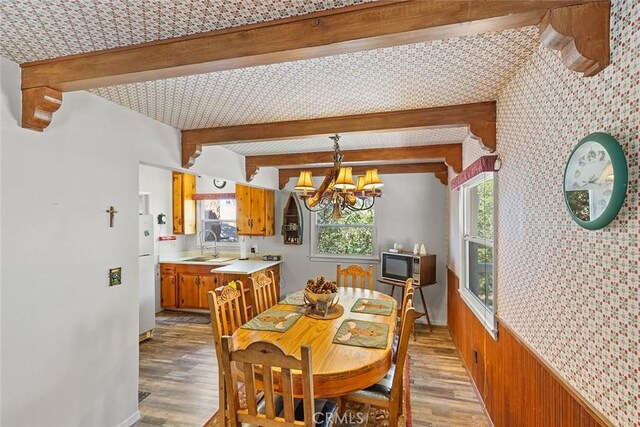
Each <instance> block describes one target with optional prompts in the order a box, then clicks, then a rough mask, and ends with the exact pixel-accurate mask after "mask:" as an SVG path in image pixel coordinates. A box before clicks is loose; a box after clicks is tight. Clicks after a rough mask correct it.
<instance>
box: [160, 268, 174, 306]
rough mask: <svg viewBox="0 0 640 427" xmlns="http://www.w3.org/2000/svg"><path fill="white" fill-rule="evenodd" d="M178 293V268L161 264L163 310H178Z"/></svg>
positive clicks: (161, 302) (161, 303)
mask: <svg viewBox="0 0 640 427" xmlns="http://www.w3.org/2000/svg"><path fill="white" fill-rule="evenodd" d="M177 292H178V288H177V286H176V268H175V267H174V266H172V265H166V264H160V305H161V306H162V307H163V308H176V307H177V306H178V301H177V299H176V297H177V295H178V293H177Z"/></svg>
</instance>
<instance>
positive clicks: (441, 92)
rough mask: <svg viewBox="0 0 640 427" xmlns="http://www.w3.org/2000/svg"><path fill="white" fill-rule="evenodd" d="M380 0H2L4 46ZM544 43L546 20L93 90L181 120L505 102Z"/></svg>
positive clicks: (113, 42)
mask: <svg viewBox="0 0 640 427" xmlns="http://www.w3.org/2000/svg"><path fill="white" fill-rule="evenodd" d="M368 1H370V0H314V1H310V0H287V1H276V0H251V1H249V0H233V1H210V0H184V1H181V2H174V1H171V0H154V1H150V0H128V1H109V0H101V1H99V0H92V1H73V2H70V1H66V0H51V1H47V2H42V1H36V0H11V1H2V2H0V18H1V19H2V26H1V29H0V34H1V39H0V54H1V55H3V56H6V57H8V58H10V59H12V60H14V61H16V62H25V61H32V60H37V59H43V58H52V57H57V56H61V55H68V54H74V53H79V52H88V51H94V50H100V49H105V48H111V47H117V46H124V45H130V44H134V43H140V42H146V41H152V40H157V39H164V38H169V37H176V36H181V35H185V34H192V33H197V32H203V31H209V30H214V29H220V28H226V27H233V26H239V25H244V24H249V23H254V22H260V21H268V20H273V19H278V18H283V17H288V16H294V15H300V14H304V13H309V12H313V11H319V10H325V9H330V8H336V7H342V6H348V5H353V4H360V3H365V2H368ZM537 46H538V31H537V28H535V27H527V28H523V29H515V30H507V31H503V32H499V33H498V32H492V33H486V34H482V35H477V36H468V37H454V38H450V39H446V40H437V41H431V42H426V43H417V44H411V45H405V46H396V47H391V48H385V49H376V50H370V51H365V52H356V53H349V54H344V55H337V56H332V57H325V58H316V59H310V60H303V61H294V62H288V63H282V64H273V65H265V66H258V67H251V68H245V69H238V70H229V71H223V72H217V73H210V74H201V75H194V76H187V77H180V78H172V79H165V80H158V81H151V82H144V83H136V84H128V85H121V86H113V87H106V88H98V89H95V90H92V92H93V93H95V94H96V95H99V96H101V97H104V98H106V99H108V100H110V101H113V102H115V103H117V104H120V105H122V106H125V107H127V108H130V109H132V110H134V111H138V112H140V113H142V114H144V115H147V116H149V117H151V118H153V119H156V120H158V121H161V122H163V123H166V124H168V125H170V126H173V127H176V128H178V129H197V128H205V127H216V126H233V125H240V124H251V123H265V122H275V121H289V120H301V119H312V118H319V117H330V116H342V115H351V114H362V113H371V112H379V111H390V110H404V109H414V108H426V107H435V106H443V105H455V104H465V103H472V102H481V101H489V100H495V99H496V98H497V96H498V93H499V92H500V90H501V88H502V87H503V86H504V85H505V84H506V83H508V82H509V81H510V80H511V77H512V76H513V75H514V74H515V73H516V72H517V71H518V70H519V69H520V68H521V67H522V66H523V64H524V63H525V62H526V61H527V60H528V59H529V58H530V57H531V55H532V54H533V53H534V52H535V50H536V48H537ZM465 136H466V133H465V134H464V135H463V134H462V131H461V130H460V129H458V130H451V129H449V130H443V129H437V130H433V131H421V133H418V134H416V133H412V132H406V133H395V134H394V135H392V136H390V134H387V133H383V134H379V133H366V134H363V135H362V136H360V137H358V140H357V144H358V146H359V147H380V146H397V145H411V144H425V143H438V142H459V141H462V140H463V139H464V137H465ZM416 138H417V139H416ZM325 142H326V141H325V140H324V138H320V139H318V138H312V139H305V140H295V141H286V142H282V141H281V142H273V143H261V144H245V145H233V146H228V148H230V149H232V150H233V151H236V152H240V153H242V154H269V153H278V152H285V151H289V152H291V151H294V150H295V151H316V150H318V149H319V148H320V147H322V146H324V144H325ZM345 144H348V142H345ZM345 149H346V147H345Z"/></svg>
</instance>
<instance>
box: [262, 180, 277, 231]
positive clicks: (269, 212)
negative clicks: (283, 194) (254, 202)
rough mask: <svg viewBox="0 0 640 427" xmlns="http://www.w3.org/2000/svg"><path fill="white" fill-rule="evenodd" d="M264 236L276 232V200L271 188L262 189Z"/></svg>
mask: <svg viewBox="0 0 640 427" xmlns="http://www.w3.org/2000/svg"><path fill="white" fill-rule="evenodd" d="M264 227H265V230H264V236H274V235H275V234H276V200H275V193H274V191H273V190H264Z"/></svg>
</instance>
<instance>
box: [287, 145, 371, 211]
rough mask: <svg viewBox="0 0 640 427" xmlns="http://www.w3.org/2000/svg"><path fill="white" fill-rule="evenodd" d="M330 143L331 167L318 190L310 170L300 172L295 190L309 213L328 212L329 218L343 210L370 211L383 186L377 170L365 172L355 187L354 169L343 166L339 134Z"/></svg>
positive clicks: (358, 178)
mask: <svg viewBox="0 0 640 427" xmlns="http://www.w3.org/2000/svg"><path fill="white" fill-rule="evenodd" d="M330 138H331V139H332V140H333V156H332V157H333V167H332V168H331V169H329V170H327V174H326V175H325V177H324V180H323V182H322V184H321V185H320V187H319V188H318V189H317V190H316V187H315V186H314V185H313V180H312V179H311V176H312V174H311V171H308V170H307V171H301V172H300V178H299V179H298V183H297V184H296V186H295V189H296V191H297V192H298V193H299V195H300V197H301V198H302V200H303V201H304V206H305V207H306V208H307V209H308V210H310V211H312V212H320V211H324V210H327V209H331V218H332V219H334V220H337V219H340V218H341V217H342V212H343V211H344V210H350V211H365V210H368V209H371V208H372V207H373V205H374V203H375V199H376V198H377V197H380V196H381V195H382V192H381V191H379V189H380V188H382V187H383V186H384V184H383V183H382V181H381V180H380V177H379V176H378V170H377V169H369V170H367V172H366V174H365V176H359V177H357V185H356V184H354V183H353V170H352V168H351V167H348V166H342V160H343V157H344V155H343V154H342V151H340V145H339V144H338V141H339V140H340V136H339V135H334V136H331V137H330Z"/></svg>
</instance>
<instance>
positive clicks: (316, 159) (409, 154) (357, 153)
mask: <svg viewBox="0 0 640 427" xmlns="http://www.w3.org/2000/svg"><path fill="white" fill-rule="evenodd" d="M332 154H333V151H320V152H312V153H293V154H271V155H266V156H247V157H245V159H244V162H245V174H246V179H247V181H251V180H252V179H253V177H254V176H255V174H256V173H257V172H258V169H260V168H261V167H263V166H264V167H278V166H297V165H317V164H323V163H330V162H332V159H331V156H332ZM342 154H344V160H343V162H344V163H350V162H374V161H388V162H392V161H394V160H415V161H416V163H419V162H420V160H434V159H444V162H445V163H446V164H447V165H448V166H451V167H452V168H453V170H454V171H455V172H456V173H460V172H462V144H438V145H418V146H412V147H388V148H370V149H366V150H346V151H342Z"/></svg>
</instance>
